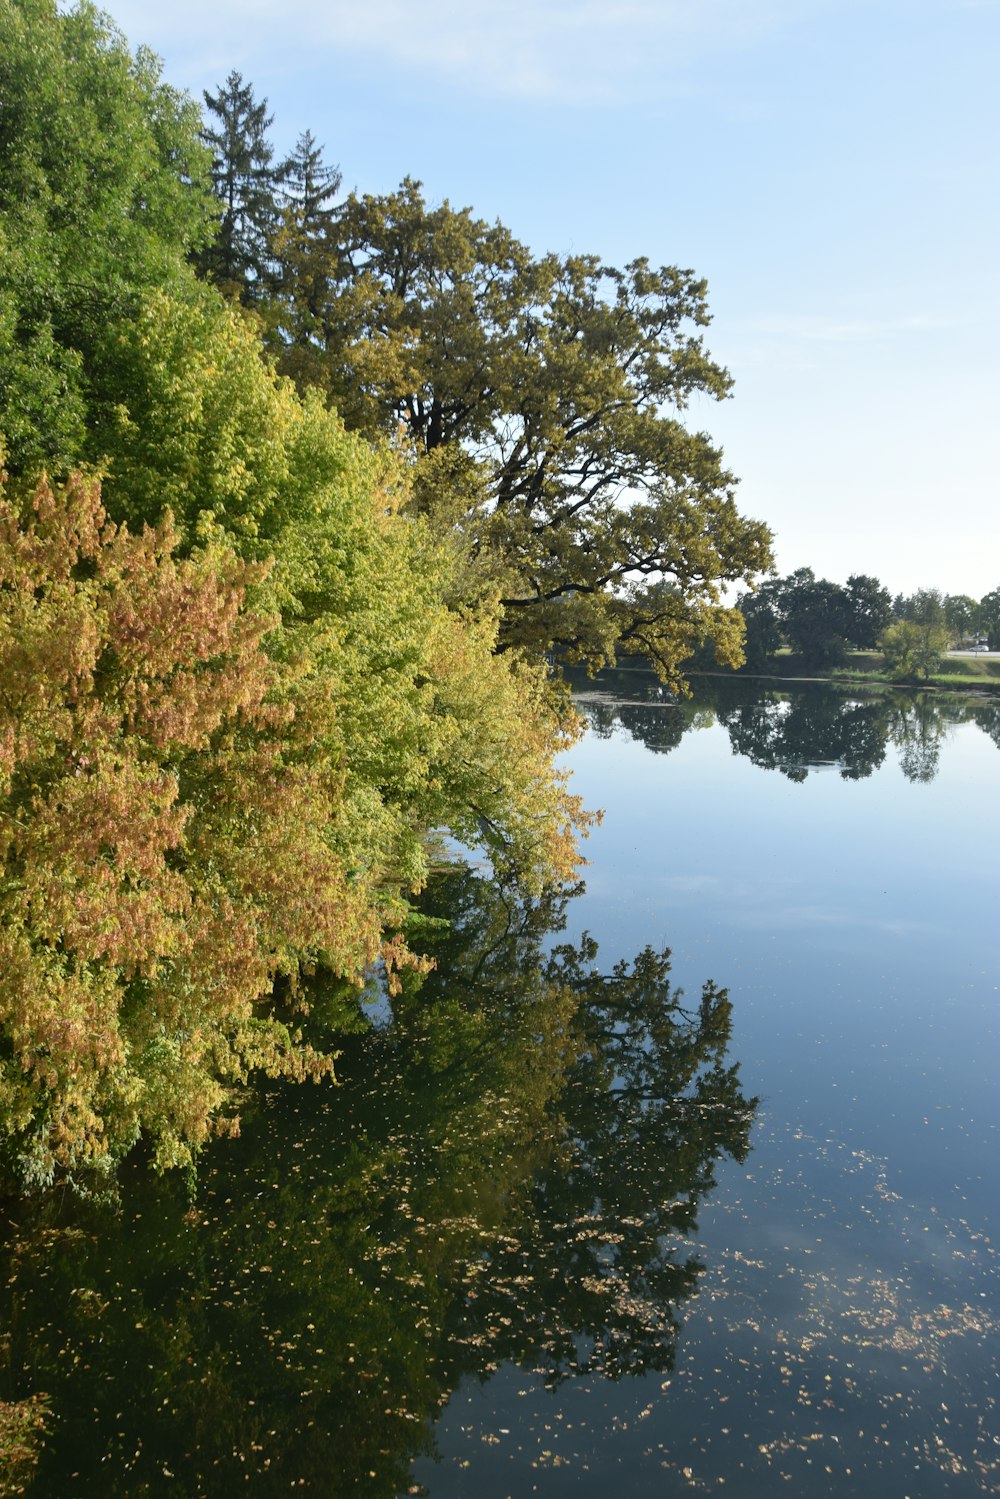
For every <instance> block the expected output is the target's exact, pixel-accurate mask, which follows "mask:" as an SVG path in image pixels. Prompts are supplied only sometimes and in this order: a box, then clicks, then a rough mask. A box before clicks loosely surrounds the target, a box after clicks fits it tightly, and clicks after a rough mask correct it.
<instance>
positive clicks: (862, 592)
mask: <svg viewBox="0 0 1000 1499" xmlns="http://www.w3.org/2000/svg"><path fill="white" fill-rule="evenodd" d="M847 596H848V599H849V601H850V626H849V629H848V640H849V642H850V644H851V645H852V646H853V647H854V648H855V649H856V650H859V651H868V650H874V649H875V647H876V646H877V645H878V642H879V639H880V637H881V634H882V631H883V630H884V629H885V627H886V625H888V623H889V621H890V620H891V619H892V595H891V594H890V593H889V590H888V588H883V586H882V584H881V583H880V582H879V580H878V578H873V577H871V576H870V575H869V574H867V573H853V574H852V575H851V577H849V578H848V580H847Z"/></svg>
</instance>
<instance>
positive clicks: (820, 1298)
mask: <svg viewBox="0 0 1000 1499" xmlns="http://www.w3.org/2000/svg"><path fill="white" fill-rule="evenodd" d="M584 706H585V707H586V710H587V712H588V715H589V717H590V719H591V723H592V730H591V733H590V734H589V735H588V737H587V739H586V740H585V741H584V743H583V744H582V745H581V746H580V747H579V748H578V749H577V751H576V752H575V753H574V755H573V765H574V769H575V772H576V776H577V787H576V789H578V790H580V791H582V792H583V793H584V794H585V796H586V798H587V800H588V801H589V802H590V804H591V805H601V806H603V807H604V808H605V809H606V815H605V821H604V824H603V826H602V827H601V828H600V829H598V830H597V831H596V832H595V833H594V834H593V836H592V838H591V840H590V843H589V847H588V854H589V857H590V860H591V863H590V866H589V868H588V869H587V870H586V871H585V874H586V889H585V891H582V892H580V893H577V894H575V895H570V894H568V893H567V894H565V895H562V896H559V897H554V898H552V899H551V900H549V901H546V902H543V903H542V904H540V905H537V904H536V905H530V904H525V903H524V902H519V901H517V900H515V899H513V898H512V897H510V896H505V895H504V894H503V893H502V892H498V891H497V890H495V889H494V888H493V887H492V886H491V885H490V884H489V883H488V882H487V881H486V880H484V879H483V878H481V877H478V876H476V875H475V874H472V875H470V874H467V873H456V874H454V875H451V876H448V877H446V878H444V879H442V880H440V881H438V882H437V884H436V886H435V888H434V889H433V890H432V892H431V894H430V898H429V900H428V902H427V908H426V912H425V922H424V927H423V930H422V933H421V940H422V942H423V945H425V946H426V947H428V948H429V949H432V950H434V951H435V952H437V953H438V954H439V956H440V959H441V961H440V966H439V969H438V971H437V972H436V973H435V974H433V975H431V976H429V977H428V978H427V979H426V980H425V981H423V982H422V984H421V985H420V986H419V987H411V990H410V992H408V993H407V995H406V996H405V997H404V998H403V1000H401V1001H400V1002H398V1003H397V1005H396V1008H395V1013H394V1014H393V1015H390V1014H389V1011H388V1007H387V1005H386V1004H385V1003H384V1002H382V1003H379V1004H376V1005H375V1006H374V1007H372V1009H371V1010H370V1011H368V1012H366V1016H365V1017H359V1028H358V1033H357V1035H356V1036H353V1037H350V1038H348V1041H347V1043H346V1045H345V1048H344V1056H343V1058H342V1061H341V1064H340V1077H341V1081H342V1086H341V1087H340V1088H339V1089H336V1090H330V1089H327V1088H313V1087H308V1086H307V1087H303V1088H299V1089H292V1088H286V1089H277V1090H273V1091H272V1092H270V1093H264V1094H261V1095H259V1096H255V1097H254V1098H251V1099H250V1100H248V1105H247V1109H246V1111H245V1115H244V1127H243V1134H242V1136H241V1138H240V1139H238V1140H236V1141H227V1142H224V1143H220V1144H219V1145H218V1146H217V1147H216V1148H214V1149H213V1151H212V1152H211V1153H210V1154H209V1156H208V1157H207V1158H206V1161H205V1165H204V1169H203V1170H202V1173H201V1175H200V1179H199V1185H198V1188H197V1192H196V1195H195V1196H194V1198H193V1199H190V1198H189V1197H188V1196H186V1195H185V1191H184V1188H183V1184H181V1183H179V1182H167V1183H155V1182H151V1181H149V1180H147V1178H146V1176H145V1174H144V1173H143V1172H142V1171H141V1170H140V1169H139V1168H138V1167H137V1168H136V1169H135V1170H134V1171H130V1173H129V1174H128V1176H127V1177H126V1180H125V1181H124V1183H123V1188H122V1195H121V1202H120V1204H119V1206H118V1207H117V1208H114V1207H112V1206H111V1205H108V1204H100V1203H91V1204H79V1203H77V1202H75V1201H73V1200H71V1199H68V1198H67V1199H61V1200H59V1201H52V1202H49V1203H47V1204H45V1205H44V1206H43V1207H42V1208H33V1209H31V1210H30V1211H28V1210H15V1209H13V1208H8V1209H7V1211H6V1212H5V1218H6V1222H7V1229H6V1232H7V1244H6V1248H5V1251H4V1257H3V1266H2V1270H3V1273H2V1276H0V1284H2V1285H3V1286H4V1287H5V1290H4V1293H3V1303H2V1312H3V1315H2V1323H0V1339H2V1341H0V1356H2V1357H0V1374H2V1379H0V1399H7V1400H12V1399H26V1398H28V1397H30V1396H32V1395H36V1396H44V1397H46V1402H47V1406H46V1409H47V1414H46V1415H45V1421H46V1426H47V1437H46V1444H45V1447H44V1449H43V1452H42V1457H41V1460H40V1465H39V1467H38V1469H37V1476H36V1478H35V1480H34V1482H33V1483H31V1484H30V1485H29V1487H28V1490H27V1492H28V1493H29V1494H33V1495H36V1496H37V1495H44V1496H60V1499H61V1496H63V1495H70V1494H75V1493H79V1494H88V1495H91V1494H101V1495H102V1496H103V1495H108V1496H115V1495H164V1496H171V1499H172V1496H178V1499H180V1496H183V1499H193V1496H196V1495H212V1496H215V1495H219V1496H225V1495H232V1494H238V1493H250V1494H268V1495H269V1494H272V1493H274V1494H278V1493H288V1492H289V1490H305V1491H307V1492H314V1493H317V1494H321V1495H327V1496H330V1499H333V1496H342V1495H343V1496H347V1495H355V1494H359V1495H370V1496H373V1499H381V1496H391V1495H396V1494H405V1493H408V1492H409V1493H429V1494H430V1495H432V1496H434V1499H445V1496H448V1499H450V1496H471V1495H474V1496H476V1499H493V1496H497V1499H503V1496H506V1495H510V1496H521V1495H529V1494H533V1493H538V1494H541V1495H548V1496H562V1495H567V1496H569V1495H590V1494H593V1495H597V1494H601V1495H605V1494H606V1493H607V1491H608V1487H609V1485H617V1487H618V1490H619V1491H620V1492H621V1493H623V1494H629V1495H633V1494H635V1495H646V1494H650V1495H652V1494H657V1495H673V1494H688V1493H690V1492H692V1491H693V1492H696V1493H697V1492H714V1491H716V1490H717V1489H719V1488H720V1487H722V1486H725V1488H726V1489H727V1490H728V1491H730V1492H733V1493H735V1494H738V1495H740V1496H756V1495H768V1496H770V1495H771V1494H772V1493H773V1492H774V1490H775V1489H783V1490H784V1492H786V1493H789V1494H792V1495H810V1496H812V1495H827V1494H829V1495H866V1496H867V1495H873V1496H874V1495H877V1496H879V1499H883V1496H884V1499H904V1496H910V1499H931V1496H935V1495H980V1494H990V1493H995V1492H997V1491H998V1490H1000V1411H998V1409H997V1394H996V1391H997V1390H998V1389H1000V1380H998V1379H997V1372H998V1371H997V1363H998V1358H1000V1355H998V1344H997V1330H998V1319H1000V1279H998V1262H997V1255H996V1241H997V1229H998V1216H1000V1191H998V1188H1000V1180H998V1176H1000V1172H998V1165H997V1162H998V1156H1000V1138H998V1135H1000V1131H998V1122H1000V1091H998V1087H997V1074H998V1062H1000V1044H998V1030H1000V1023H998V1019H1000V1009H998V1007H1000V961H998V958H1000V954H998V941H997V927H998V922H997V911H998V904H1000V884H998V880H997V864H996V851H997V847H998V842H1000V840H998V832H1000V799H998V798H997V796H996V793H995V787H996V785H997V779H998V771H1000V705H998V706H996V707H994V706H992V705H990V704H989V703H981V704H970V703H962V702H957V701H956V702H954V703H952V704H948V703H944V702H942V701H941V700H940V699H937V700H932V699H930V698H927V699H924V700H921V699H920V698H917V697H913V696H903V695H900V696H899V697H898V698H889V697H872V698H867V699H862V698H857V697H853V698H852V697H845V696H838V695H836V694H834V693H832V692H830V691H827V690H821V689H816V690H812V691H800V692H797V693H795V694H794V695H791V694H773V693H772V694H761V693H759V692H758V691H757V690H756V689H755V688H753V687H750V686H733V685H732V684H727V685H726V687H725V690H724V691H722V690H721V689H720V687H716V688H715V689H714V690H712V689H710V688H706V689H705V690H703V691H702V693H701V695H700V696H699V697H697V698H696V699H695V701H694V702H693V703H690V704H684V705H677V704H674V703H672V702H670V701H668V700H664V699H663V698H661V697H660V696H659V694H658V692H657V690H656V688H655V687H654V686H652V685H651V684H650V682H649V679H648V678H645V677H642V676H639V675H631V674H628V673H618V674H616V675H615V676H613V677H610V678H606V679H603V680H602V682H601V683H600V684H599V685H598V686H597V687H594V686H591V687H589V688H588V689H587V690H586V692H585V696H584ZM668 950H669V951H668ZM319 1008H320V1009H321V1008H322V1006H321V1005H320V1006H319ZM5 1491H6V1490H5V1489H4V1482H3V1477H2V1475H0V1493H2V1492H5Z"/></svg>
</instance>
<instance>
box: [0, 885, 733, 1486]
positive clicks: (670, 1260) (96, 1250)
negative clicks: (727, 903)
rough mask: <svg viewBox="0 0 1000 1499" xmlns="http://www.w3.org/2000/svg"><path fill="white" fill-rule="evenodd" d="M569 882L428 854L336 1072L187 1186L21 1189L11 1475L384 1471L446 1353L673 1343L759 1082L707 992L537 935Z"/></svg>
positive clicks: (333, 1477) (79, 1482) (438, 1377)
mask: <svg viewBox="0 0 1000 1499" xmlns="http://www.w3.org/2000/svg"><path fill="white" fill-rule="evenodd" d="M566 898H567V897H566V895H565V893H564V894H563V895H560V896H551V897H549V898H548V899H546V900H543V901H541V902H536V903H531V904H529V903H526V902H524V901H521V900H514V899H511V900H509V901H508V900H507V899H505V898H504V897H503V896H502V895H501V894H500V893H499V892H498V891H497V890H496V889H494V888H493V887H492V886H491V885H489V884H488V883H487V882H485V881H482V880H477V879H475V878H472V877H470V876H468V875H467V874H461V875H454V876H448V877H446V878H443V879H441V880H439V881H438V882H437V884H436V887H435V888H434V890H433V891H432V895H431V899H430V900H429V901H428V903H427V906H426V916H425V920H426V922H427V923H428V924H429V925H428V930H427V942H428V945H430V946H432V947H433V948H434V949H435V951H437V952H438V954H439V956H440V967H439V969H438V971H437V972H435V973H432V974H430V975H429V976H427V977H425V978H423V979H421V978H419V977H411V978H410V981H409V985H408V988H407V989H406V991H405V992H404V994H403V995H402V996H401V997H400V998H399V999H398V1000H397V1001H395V1002H394V1009H395V1013H394V1015H393V1017H392V1019H391V1021H389V1022H388V1023H386V1024H385V1025H380V1026H378V1027H376V1028H375V1029H374V1030H370V1031H368V1032H367V1033H366V1034H363V1035H361V1034H359V1035H357V1036H351V1037H348V1038H347V1039H346V1042H345V1055H344V1057H343V1058H342V1062H341V1069H340V1071H341V1079H342V1086H341V1087H340V1088H339V1089H338V1090H336V1091H332V1090H330V1089H328V1088H324V1087H317V1088H311V1087H309V1088H307V1087H300V1088H297V1089H296V1088H292V1087H286V1088H271V1089H270V1090H269V1092H268V1093H267V1094H265V1095H262V1096H261V1098H260V1099H259V1101H258V1103H257V1105H255V1106H254V1107H251V1108H248V1110H247V1117H246V1119H245V1121H244V1130H243V1135H242V1137H241V1138H240V1139H238V1140H235V1141H229V1142H226V1143H224V1144H220V1145H219V1146H217V1147H216V1148H215V1149H214V1150H213V1152H212V1153H211V1155H210V1156H209V1158H208V1160H207V1162H206V1167H205V1170H204V1173H203V1177H202V1180H201V1182H200V1184H199V1187H198V1191H197V1196H196V1198H195V1200H194V1202H193V1203H192V1204H188V1203H187V1202H186V1201H185V1199H184V1196H183V1193H182V1191H181V1190H180V1189H179V1187H178V1185H177V1183H176V1182H173V1181H166V1182H159V1183H157V1182H155V1181H147V1180H146V1179H145V1177H144V1176H143V1175H142V1174H141V1173H140V1172H138V1171H137V1172H136V1173H135V1174H134V1176H133V1177H132V1178H130V1179H129V1180H127V1181H126V1182H125V1184H124V1189H123V1197H122V1204H123V1205H122V1206H121V1208H120V1211H119V1213H118V1214H117V1216H116V1215H115V1214H114V1213H112V1212H111V1210H110V1209H107V1208H103V1209H102V1208H101V1207H100V1206H99V1205H98V1204H90V1205H88V1204H86V1203H84V1204H76V1205H70V1204H59V1203H56V1202H54V1201H50V1202H48V1203H47V1204H46V1205H45V1206H44V1207H42V1208H40V1209H35V1210H34V1211H27V1210H23V1211H21V1212H20V1213H19V1215H18V1225H17V1229H16V1232H15V1234H14V1235H13V1241H12V1243H11V1246H10V1248H9V1251H8V1255H7V1261H8V1262H7V1264H6V1265H5V1267H4V1270H5V1273H4V1276H3V1280H4V1282H5V1284H6V1291H5V1305H4V1308H3V1313H4V1315H3V1323H2V1325H3V1327H4V1329H5V1332H4V1342H3V1345H2V1351H3V1355H4V1357H3V1361H2V1366H0V1367H2V1384H0V1396H2V1397H3V1398H8V1399H16V1398H23V1397H25V1396H28V1395H30V1394H33V1393H35V1392H37V1391H42V1390H44V1391H46V1392H47V1393H48V1394H49V1395H50V1396H51V1400H52V1407H53V1412H54V1416H53V1424H52V1429H51V1432H50V1435H49V1439H48V1445H47V1446H46V1448H45V1450H44V1452H43V1455H42V1458H41V1466H40V1468H39V1475H38V1483H37V1491H38V1492H40V1493H46V1494H51V1493H59V1494H60V1495H63V1494H67V1495H68V1494H72V1493H74V1492H79V1493H97V1492H100V1493H101V1494H102V1495H107V1496H118V1495H122V1496H124V1495H126V1494H128V1495H130V1496H131V1495H140V1494H150V1495H152V1494H156V1495H158V1496H159V1495H163V1496H168V1499H173V1496H182V1495H183V1496H189V1495H193V1494H196V1493H199V1494H206V1495H230V1494H232V1493H234V1492H237V1491H244V1490H245V1491H246V1492H250V1493H255V1494H271V1493H274V1494H278V1493H279V1492H280V1493H285V1492H287V1491H288V1489H289V1488H290V1487H292V1486H294V1487H304V1488H305V1489H306V1490H307V1491H309V1490H313V1491H316V1492H321V1493H323V1494H324V1495H328V1496H333V1495H341V1494H343V1495H355V1494H361V1495H363V1494H370V1495H390V1494H395V1493H396V1492H397V1491H398V1490H399V1488H400V1487H401V1486H404V1485H405V1483H406V1481H407V1472H408V1464H409V1462H410V1460H411V1458H412V1457H413V1456H414V1455H415V1454H418V1453H420V1452H426V1451H427V1450H429V1448H430V1447H431V1446H432V1444H433V1436H432V1423H433V1418H434V1416H435V1414H436V1412H437V1410H438V1408H439V1407H440V1405H441V1404H442V1403H443V1402H444V1401H445V1400H446V1399H447V1398H448V1396H449V1394H450V1392H451V1391H452V1390H453V1389H454V1387H455V1385H456V1384H457V1382H458V1381H459V1379H461V1377H462V1376H463V1375H467V1374H474V1375H478V1376H480V1377H485V1376H487V1375H488V1374H489V1372H490V1371H491V1370H492V1369H494V1368H495V1367H496V1366H497V1364H498V1363H499V1362H500V1361H501V1360H505V1359H513V1360H516V1361H519V1362H523V1361H528V1360H530V1361H531V1363H532V1366H536V1365H540V1366H541V1367H542V1368H544V1370H545V1371H546V1372H547V1375H548V1377H549V1378H550V1379H551V1380H553V1381H555V1380H559V1379H562V1378H566V1377H569V1376H571V1375H573V1374H574V1373H577V1372H581V1371H584V1370H587V1371H590V1372H591V1373H598V1372H603V1373H604V1374H606V1375H608V1376H610V1377H615V1376H617V1375H619V1374H622V1373H625V1372H638V1371H641V1370H643V1369H647V1368H653V1369H666V1368H669V1367H670V1365H671V1362H672V1359H673V1355H674V1346H675V1341H676V1337H677V1332H678V1307H679V1305H680V1303H681V1302H682V1301H683V1300H684V1298H685V1297H687V1296H688V1295H690V1294H691V1292H692V1291H693V1290H694V1288H695V1285H696V1282H697V1279H698V1275H699V1273H700V1269H701V1267H700V1266H699V1264H698V1263H697V1261H696V1260H694V1259H693V1258H692V1257H691V1256H690V1254H689V1252H688V1250H687V1248H686V1247H685V1245H684V1244H683V1243H682V1242H681V1241H680V1235H681V1234H683V1233H684V1232H686V1231H687V1230H689V1229H691V1228H692V1227H693V1226H694V1222H695V1216H696V1213H697V1208H698V1204H699V1201H700V1200H701V1199H702V1197H703V1196H704V1195H705V1193H707V1192H708V1191H710V1190H711V1188H712V1186H713V1183H714V1170H715V1166H716V1162H717V1161H718V1160H719V1159H720V1157H724V1156H727V1155H728V1156H733V1157H735V1158H737V1159H742V1158H743V1157H744V1155H745V1154H746V1151H747V1148H748V1131H749V1126H750V1121H751V1116H752V1112H753V1108H754V1102H755V1101H754V1100H748V1099H746V1098H745V1097H744V1096H743V1095H742V1093H741V1092H740V1088H739V1081H738V1077H737V1071H736V1068H735V1067H728V1066H727V1065H726V1061H725V1054H726V1048H727V1045H728V1041H729V1034H730V1008H729V1002H728V999H727V997H726V995H725V992H724V991H721V990H717V989H715V987H714V986H713V985H711V984H709V985H707V986H706V987H705V990H704V992H703V994H702V996H701V998H700V1001H699V1002H698V1003H696V1004H694V1005H693V1006H692V1007H691V1009H690V1010H689V1009H687V1008H685V1007H684V1005H683V1003H682V996H681V994H680V992H679V991H677V990H675V989H672V988H671V986H670V983H669V956H668V954H666V953H654V952H652V951H650V950H647V951H646V952H644V953H642V954H640V955H639V957H638V958H637V959H636V961H635V962H634V963H633V964H621V965H619V966H618V967H616V968H615V969H614V970H613V972H611V973H610V974H602V973H601V972H600V971H599V970H598V968H597V967H596V964H595V957H596V948H595V946H594V944H593V943H592V942H590V941H589V940H588V939H586V938H584V939H583V940H582V941H581V942H580V943H579V944H577V945H563V946H557V947H554V948H551V949H549V950H546V948H545V942H546V940H547V938H548V934H549V933H550V932H551V931H552V930H558V929H559V928H560V927H561V926H562V925H563V922H564V908H565V904H566ZM444 921H448V922H450V925H448V926H444V925H442V924H441V923H443V922H444ZM126 1203H127V1207H126V1206H125V1205H124V1204H126ZM8 1216H9V1217H11V1218H13V1217H14V1216H15V1215H14V1214H13V1212H12V1213H11V1214H10V1215H8ZM29 1492H30V1490H29Z"/></svg>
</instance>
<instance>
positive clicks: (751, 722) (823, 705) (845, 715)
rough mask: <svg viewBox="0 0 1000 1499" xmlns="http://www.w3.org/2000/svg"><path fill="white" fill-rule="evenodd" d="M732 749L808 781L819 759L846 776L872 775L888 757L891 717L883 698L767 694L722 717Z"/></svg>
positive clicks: (751, 759)
mask: <svg viewBox="0 0 1000 1499" xmlns="http://www.w3.org/2000/svg"><path fill="white" fill-rule="evenodd" d="M722 722H723V723H724V724H725V726H726V728H727V729H728V731H729V741H730V743H731V744H732V747H733V751H734V753H735V754H738V755H745V756H746V757H747V759H749V760H750V761H752V763H753V764H754V765H761V766H764V767H765V768H766V769H768V770H780V771H781V773H782V775H785V776H787V777H788V779H789V780H790V781H804V780H805V779H806V777H807V776H808V774H809V772H810V771H811V770H815V769H817V767H819V766H820V765H835V766H837V767H838V769H839V770H840V774H841V776H842V777H843V778H844V779H845V780H850V781H860V780H863V779H864V778H865V777H866V776H870V775H871V774H872V772H873V771H874V770H877V769H878V767H879V766H880V765H881V764H882V762H883V760H884V759H885V753H886V741H887V738H888V721H887V715H886V711H885V704H884V702H883V701H882V700H881V699H873V700H869V701H864V702H854V701H851V700H849V699H845V698H842V697H840V696H839V695H838V694H837V693H834V692H809V693H806V694H803V695H802V696H801V697H796V698H794V699H791V700H790V699H788V698H785V697H779V696H778V695H777V694H773V693H772V694H769V696H768V698H767V699H766V700H764V701H760V702H755V703H743V704H741V705H740V706H739V707H737V708H735V709H733V710H732V711H730V712H729V713H728V714H726V715H725V716H723V717H722Z"/></svg>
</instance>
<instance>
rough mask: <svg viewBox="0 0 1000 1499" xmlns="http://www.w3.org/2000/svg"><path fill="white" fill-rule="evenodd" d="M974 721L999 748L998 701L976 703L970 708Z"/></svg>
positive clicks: (999, 708) (999, 703) (999, 719)
mask: <svg viewBox="0 0 1000 1499" xmlns="http://www.w3.org/2000/svg"><path fill="white" fill-rule="evenodd" d="M972 716H973V718H974V719H975V721H976V723H977V724H978V725H979V727H980V728H981V729H982V731H983V733H984V734H987V735H988V736H989V738H990V739H992V740H993V743H994V744H995V745H996V747H997V749H1000V702H997V701H993V702H984V703H977V704H976V705H975V707H974V708H973V710H972Z"/></svg>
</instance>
